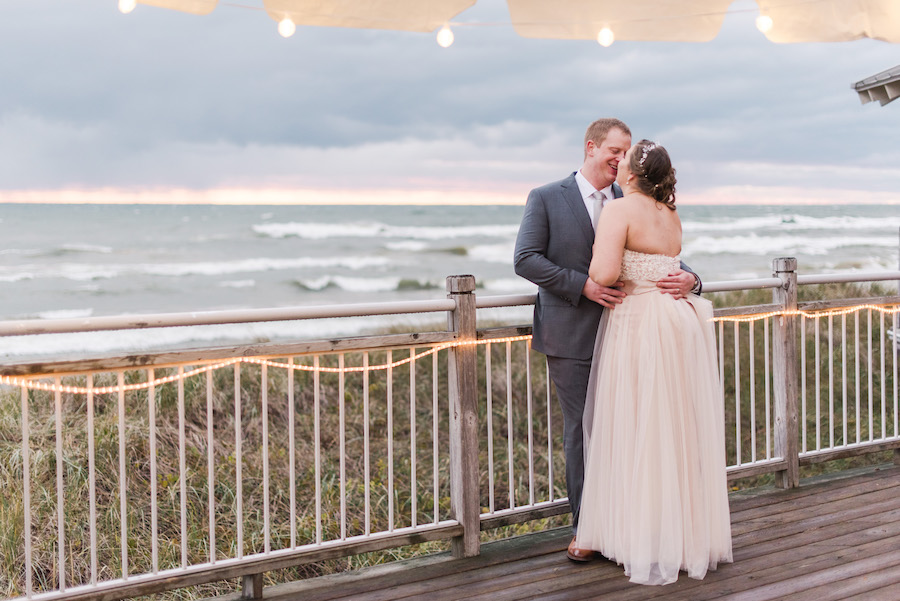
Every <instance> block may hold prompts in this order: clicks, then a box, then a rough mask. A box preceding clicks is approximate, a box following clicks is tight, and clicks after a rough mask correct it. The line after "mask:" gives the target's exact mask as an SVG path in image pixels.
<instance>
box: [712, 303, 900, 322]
mask: <svg viewBox="0 0 900 601" xmlns="http://www.w3.org/2000/svg"><path fill="white" fill-rule="evenodd" d="M863 309H870V310H873V311H879V312H881V313H884V314H886V315H895V314H897V313H900V306H898V305H857V306H855V307H845V308H843V309H830V310H822V311H801V310H799V309H793V310H791V311H770V312H768V313H754V314H752V315H731V316H728V317H713V318H712V321H728V322H738V323H748V322H751V321H761V320H763V319H769V318H770V317H790V316H801V317H805V318H807V319H818V318H820V317H834V316H836V315H847V314H849V313H856V312H857V311H862V310H863Z"/></svg>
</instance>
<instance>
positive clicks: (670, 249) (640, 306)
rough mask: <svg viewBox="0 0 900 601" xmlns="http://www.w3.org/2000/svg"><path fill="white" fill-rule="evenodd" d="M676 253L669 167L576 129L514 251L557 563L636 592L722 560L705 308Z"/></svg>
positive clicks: (725, 554) (624, 135)
mask: <svg viewBox="0 0 900 601" xmlns="http://www.w3.org/2000/svg"><path fill="white" fill-rule="evenodd" d="M680 252H681V221H680V220H679V217H678V213H677V211H676V210H675V169H674V168H673V167H672V163H671V160H670V158H669V154H668V152H666V150H665V148H663V147H662V146H660V145H658V144H655V143H653V142H650V141H648V140H641V141H640V142H638V143H637V144H634V145H632V143H631V131H630V130H629V129H628V126H627V125H625V123H623V122H622V121H619V120H618V119H599V120H597V121H595V122H594V123H592V124H591V125H590V126H589V127H588V130H587V132H586V134H585V140H584V164H583V165H582V167H581V169H579V170H578V171H577V172H575V173H573V174H572V175H570V176H569V177H567V178H565V179H563V180H561V181H558V182H554V183H551V184H547V185H546V186H542V187H540V188H536V189H535V190H532V191H531V193H530V194H529V196H528V202H527V204H526V207H525V214H524V216H523V218H522V225H521V227H520V228H519V234H518V238H517V240H516V250H515V268H516V273H517V274H519V275H520V276H522V277H524V278H526V279H528V280H530V281H532V282H534V283H535V284H537V285H538V286H539V290H538V296H537V302H536V303H535V308H534V338H533V341H532V346H533V348H534V349H535V350H537V351H540V352H542V353H544V354H545V355H546V356H547V361H548V366H549V370H550V379H551V380H552V381H553V383H554V385H555V387H556V391H557V396H558V398H559V402H560V405H561V408H562V413H563V421H564V434H563V436H564V450H565V458H566V487H567V489H568V497H569V503H570V506H571V509H572V523H573V529H574V530H575V536H574V538H573V539H572V543H571V544H570V545H569V549H568V551H567V555H568V557H569V558H570V559H572V560H574V561H590V560H592V559H594V558H595V557H597V554H598V553H599V554H602V555H603V556H605V557H607V558H609V559H611V560H614V561H616V562H617V563H619V564H622V565H624V567H625V572H626V574H627V575H628V576H630V578H631V581H632V582H637V583H641V584H667V583H670V582H674V581H675V580H676V579H677V578H678V573H679V571H680V570H685V571H686V572H687V573H688V575H689V576H690V577H692V578H703V577H704V576H705V575H706V571H707V570H708V569H715V567H716V565H717V564H718V563H719V562H730V561H731V526H730V516H729V511H728V496H727V487H726V476H725V433H724V427H725V426H724V410H723V406H722V401H721V398H720V391H719V382H718V369H717V366H716V357H715V340H714V333H713V327H712V323H711V322H710V319H711V318H712V305H711V303H709V301H706V300H704V299H701V298H700V297H699V296H698V294H699V291H700V285H701V284H700V279H699V277H697V276H696V275H695V274H694V273H693V272H691V271H690V269H689V268H688V267H687V266H686V265H684V264H683V263H681V262H680V260H679V254H680Z"/></svg>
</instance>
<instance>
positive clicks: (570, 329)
mask: <svg viewBox="0 0 900 601" xmlns="http://www.w3.org/2000/svg"><path fill="white" fill-rule="evenodd" d="M613 192H614V194H615V196H616V198H618V197H620V196H622V191H621V190H620V189H619V187H618V186H617V185H615V184H613ZM593 245H594V230H593V227H592V226H591V219H590V215H588V212H587V208H586V207H585V206H584V200H583V199H582V198H581V192H580V191H579V189H578V184H577V183H576V182H575V174H574V173H572V175H570V176H569V177H567V178H565V179H562V180H560V181H558V182H553V183H552V184H547V185H545V186H541V187H540V188H535V189H534V190H532V191H531V193H530V194H529V195H528V202H527V203H526V205H525V214H524V215H523V217H522V224H521V226H520V227H519V234H518V237H517V238H516V251H515V269H516V273H517V274H518V275H520V276H522V277H523V278H525V279H527V280H530V281H531V282H534V283H535V284H537V285H538V287H539V288H538V295H537V302H536V303H535V305H534V338H533V340H532V342H531V344H532V347H533V348H534V349H535V350H536V351H539V352H541V353H544V354H545V355H550V356H552V357H564V358H568V359H590V358H591V355H592V354H593V352H594V339H595V338H596V336H597V327H598V326H599V325H600V315H601V314H602V313H603V307H602V306H600V305H598V304H597V303H595V302H593V301H591V300H588V299H587V298H584V297H583V296H582V295H581V290H582V289H583V288H584V283H585V282H586V281H587V278H588V275H587V273H588V268H589V267H590V264H591V250H592V247H593ZM682 268H683V269H686V270H688V271H690V270H689V269H688V268H687V266H686V265H684V264H682Z"/></svg>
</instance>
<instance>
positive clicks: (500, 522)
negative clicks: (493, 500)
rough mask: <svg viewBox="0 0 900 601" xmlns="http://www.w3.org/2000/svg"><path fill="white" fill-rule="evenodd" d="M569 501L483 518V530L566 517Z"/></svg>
mask: <svg viewBox="0 0 900 601" xmlns="http://www.w3.org/2000/svg"><path fill="white" fill-rule="evenodd" d="M569 511H570V509H569V502H568V501H556V502H554V503H552V504H548V505H545V506H543V507H535V508H523V509H521V510H520V509H516V510H515V511H513V512H510V513H505V514H502V515H492V516H488V517H485V516H482V517H481V529H482V530H490V529H492V528H501V527H503V526H511V525H513V524H521V523H523V522H530V521H531V520H540V519H543V518H549V517H553V516H557V515H565V514H567V513H569Z"/></svg>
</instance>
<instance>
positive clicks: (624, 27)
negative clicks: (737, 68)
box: [137, 0, 900, 43]
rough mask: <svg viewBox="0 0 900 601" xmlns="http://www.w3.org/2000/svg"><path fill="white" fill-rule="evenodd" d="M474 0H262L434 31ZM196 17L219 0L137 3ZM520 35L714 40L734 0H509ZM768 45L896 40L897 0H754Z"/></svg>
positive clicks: (321, 15)
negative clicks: (607, 33) (606, 32)
mask: <svg viewBox="0 0 900 601" xmlns="http://www.w3.org/2000/svg"><path fill="white" fill-rule="evenodd" d="M475 1H476V0H368V1H366V2H360V1H359V0H263V4H264V5H265V9H266V12H267V13H268V14H269V16H270V17H271V18H272V19H274V20H276V21H281V20H283V19H285V18H289V19H291V21H293V22H294V23H295V24H296V25H317V26H325V27H353V28H367V29H388V30H398V31H422V32H427V31H434V30H435V29H437V28H438V27H440V26H442V25H444V24H446V23H447V22H449V21H450V20H451V19H453V18H454V17H455V16H457V15H458V14H459V13H461V12H463V11H464V10H466V9H467V8H469V7H471V6H472V5H474V4H475ZM137 2H138V3H139V4H146V5H151V6H158V7H162V8H170V9H175V10H181V11H185V12H189V13H193V14H207V13H209V12H211V11H212V10H213V9H214V8H215V6H216V3H217V0H137ZM507 3H508V5H509V11H510V16H511V20H512V26H513V27H514V28H515V30H516V32H518V33H519V35H522V36H523V37H529V38H556V39H593V40H596V39H597V37H598V34H599V33H600V31H601V30H603V29H609V30H610V32H611V33H612V35H613V36H614V38H615V39H616V40H641V41H651V40H656V41H678V42H706V41H709V40H711V39H713V38H715V37H716V35H717V34H718V32H719V29H720V28H721V26H722V21H723V20H724V18H725V14H726V12H727V11H728V8H729V6H730V5H731V3H732V0H507ZM756 4H757V6H758V7H759V12H760V16H761V17H768V18H769V19H771V22H770V24H771V27H770V28H769V29H768V30H764V33H765V35H766V36H767V37H768V38H769V39H770V40H771V41H773V42H778V43H787V42H840V41H850V40H855V39H859V38H866V37H867V38H873V39H877V40H883V41H886V42H894V43H900V0H756Z"/></svg>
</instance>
